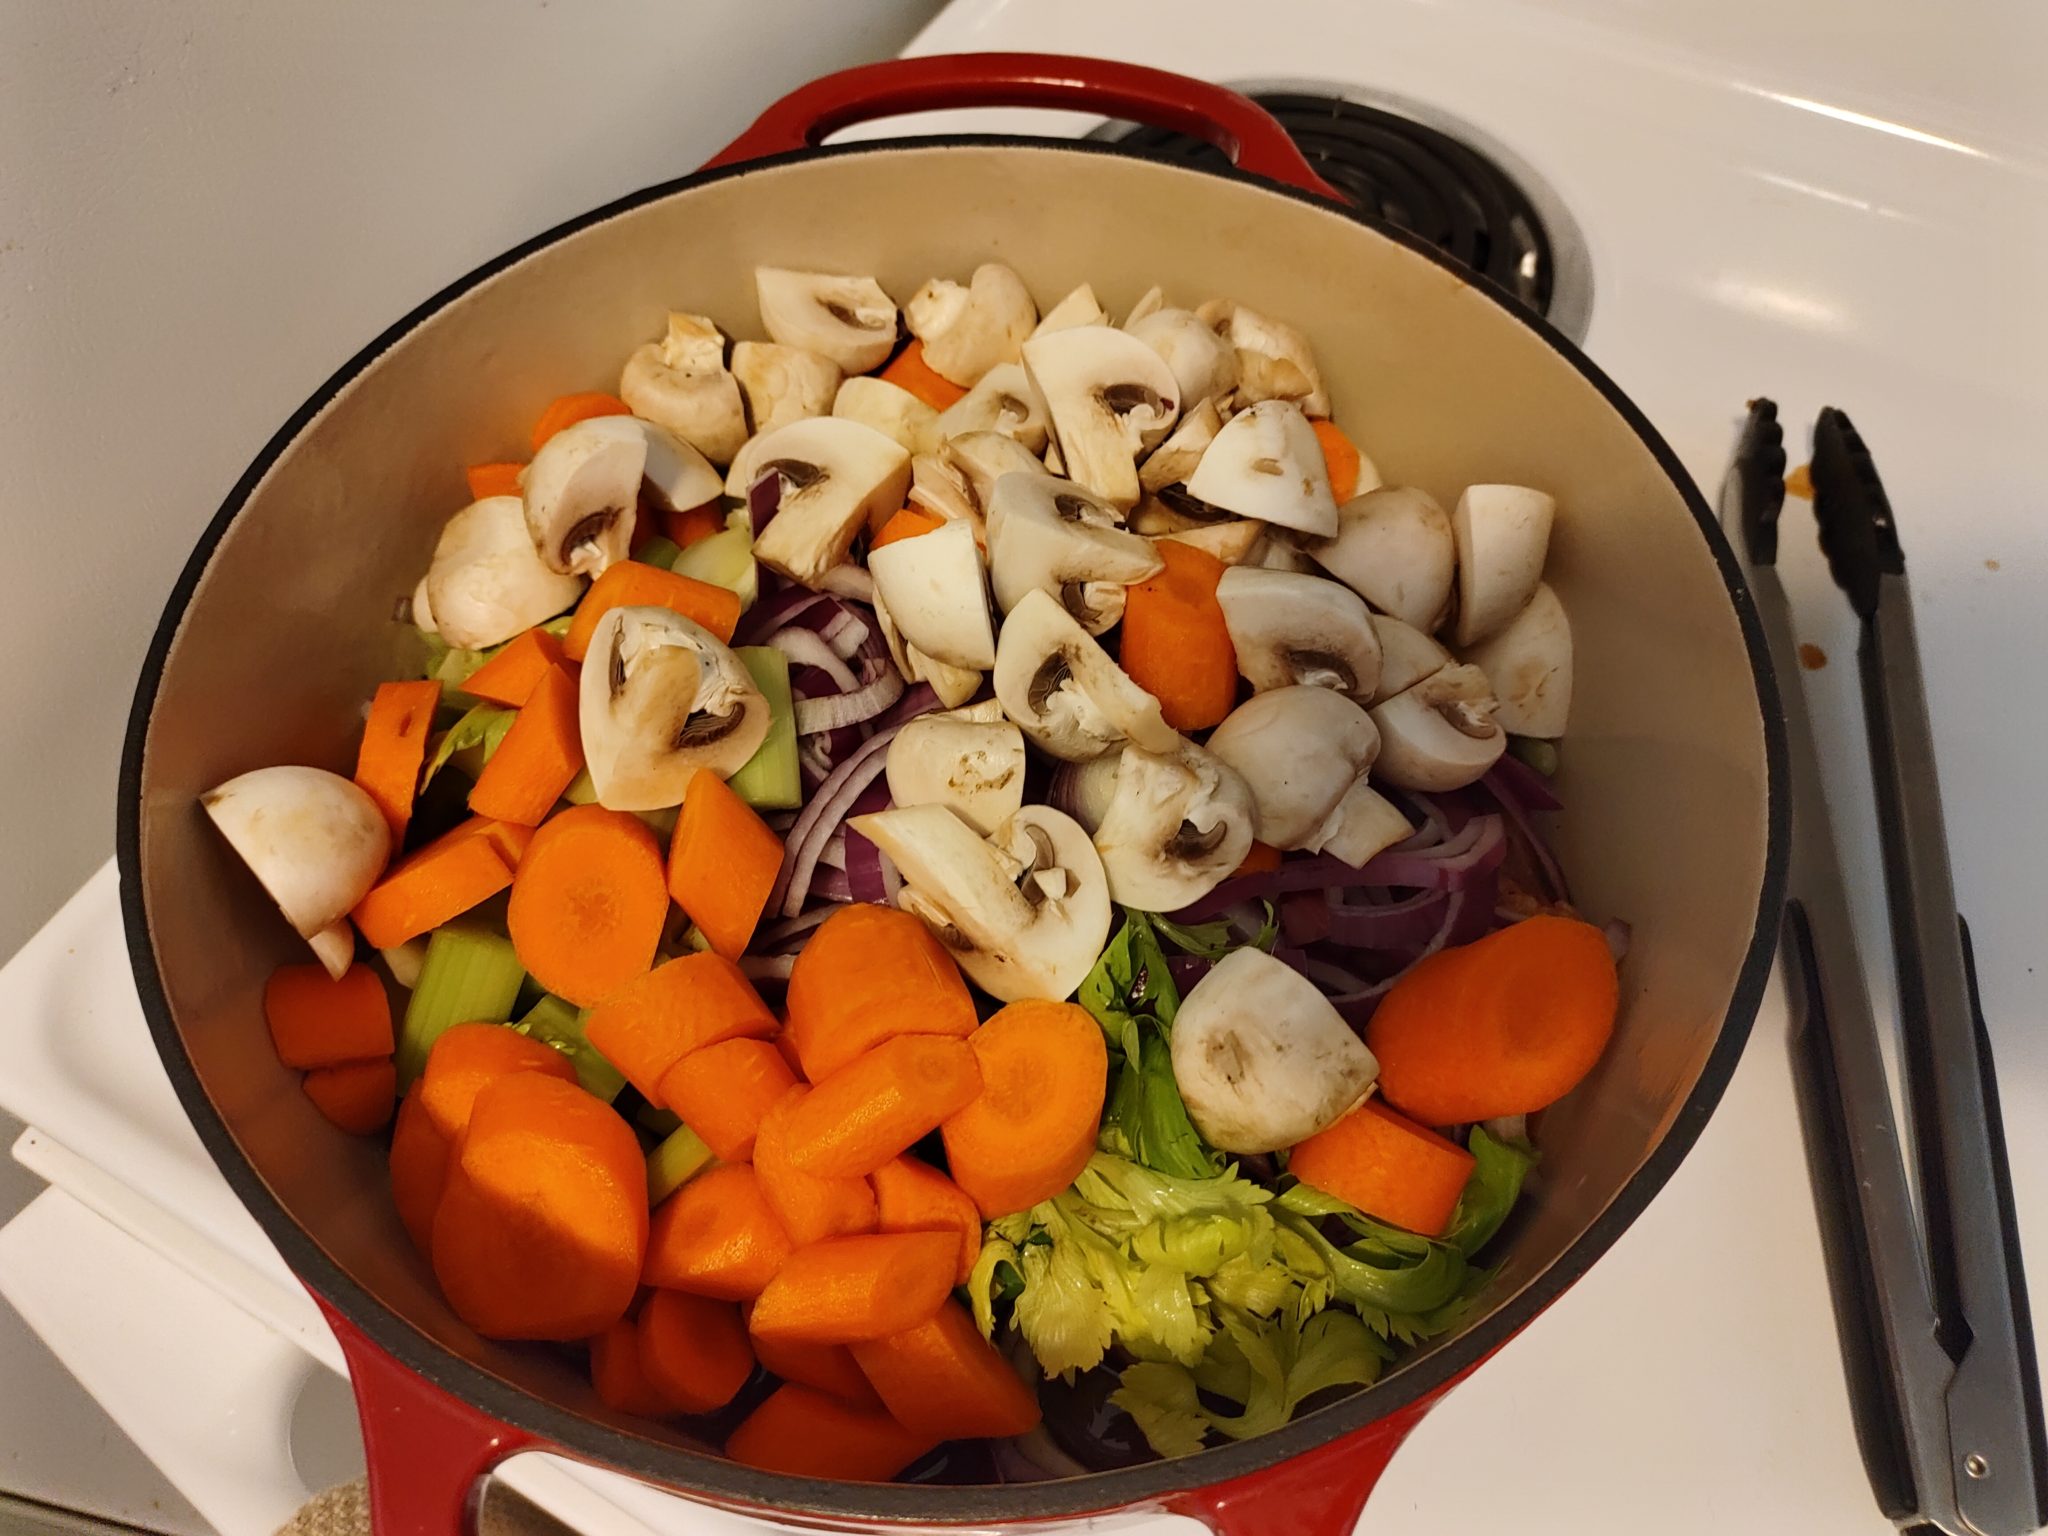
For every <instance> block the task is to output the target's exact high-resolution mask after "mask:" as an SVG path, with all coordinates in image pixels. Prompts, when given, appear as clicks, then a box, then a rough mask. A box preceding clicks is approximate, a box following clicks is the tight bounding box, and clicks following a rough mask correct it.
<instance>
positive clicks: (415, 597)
mask: <svg viewBox="0 0 2048 1536" xmlns="http://www.w3.org/2000/svg"><path fill="white" fill-rule="evenodd" d="M519 526H520V528H521V529H522V530H524V529H525V527H526V514H525V513H524V512H521V513H520V514H519ZM532 547H533V541H532V540H530V539H529V540H528V541H527V548H528V549H531V548H532ZM535 558H536V559H538V558H539V557H538V556H535ZM550 574H552V573H550ZM405 617H406V618H408V619H410V620H411V621H412V625H413V628H415V629H417V630H418V631H419V632H420V633H421V634H423V635H438V634H439V633H441V630H440V627H439V626H438V625H436V624H435V623H434V604H433V600H432V599H431V598H430V597H428V595H427V578H426V577H424V576H422V577H421V578H420V579H419V580H418V581H416V582H414V583H413V584H412V596H411V597H409V598H407V599H406V600H405Z"/></svg>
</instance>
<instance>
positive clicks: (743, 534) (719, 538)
mask: <svg viewBox="0 0 2048 1536" xmlns="http://www.w3.org/2000/svg"><path fill="white" fill-rule="evenodd" d="M640 558H641V559H643V560H645V559H646V558H647V557H646V556H645V555H642V556H641V557H640ZM669 569H670V570H672V571H674V572H675V573H676V574H677V575H678V576H689V577H692V578H694V579H695V580H697V581H708V582H710V583H711V584H712V585H713V586H714V587H724V588H725V589H726V590H727V591H728V592H737V593H738V594H739V597H740V607H741V608H743V609H744V608H751V607H753V606H754V599H755V598H757V597H759V596H760V595H761V569H760V567H759V566H757V565H756V564H755V563H754V536H753V534H752V533H750V532H748V531H747V525H746V523H745V521H744V520H742V521H740V522H739V523H737V524H735V525H734V526H731V527H728V528H727V529H726V530H725V532H723V533H714V534H712V535H711V536H710V537H709V538H704V539H699V540H698V541H697V542H696V543H694V544H692V545H691V546H690V547H689V548H688V549H684V550H678V551H677V552H676V557H675V559H674V560H672V561H670V562H669Z"/></svg>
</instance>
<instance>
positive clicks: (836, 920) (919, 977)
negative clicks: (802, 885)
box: [788, 902, 980, 1082]
mask: <svg viewBox="0 0 2048 1536" xmlns="http://www.w3.org/2000/svg"><path fill="white" fill-rule="evenodd" d="M788 1005H789V1035H790V1038H791V1040H792V1042H793V1043H794V1045H795V1047H796V1052H797V1055H798V1056H799V1057H800V1058H801V1059H802V1061H803V1068H804V1075H805V1076H806V1077H808V1078H809V1079H810V1080H811V1081H812V1082H821V1081H823V1080H824V1079H825V1078H827V1077H829V1076H831V1075H832V1073H834V1072H836V1071H838V1070H839V1068H841V1067H843V1066H845V1065H846V1064H847V1063H848V1062H849V1061H851V1060H853V1058H854V1057H856V1056H858V1055H859V1054H860V1053H861V1052H862V1051H866V1050H871V1049H873V1048H874V1047H875V1046H877V1045H880V1044H881V1043H882V1042H883V1041H884V1040H889V1039H893V1038H895V1037H896V1036H897V1035H967V1034H971V1033H972V1032H973V1031H974V1028H975V1025H976V1024H977V1023H979V1022H980V1021H979V1018H978V1016H977V1015H976V1014H975V1011H974V999H973V998H972V997H971V996H970V995H969V994H968V991H967V983H966V982H965V981H963V980H962V979H961V976H960V967H959V966H958V965H956V964H955V963H954V961H953V957H952V956H951V955H949V954H947V953H946V949H945V946H944V945H942V944H940V943H939V941H938V940H937V939H935V938H933V937H932V933H931V930H930V929H929V928H927V927H925V925H924V924H923V922H922V921H920V920H919V919H918V918H916V917H913V916H912V915H911V914H910V913H908V912H904V911H900V910H898V909H897V908H895V907H881V906H874V905H872V904H870V903H867V902H849V903H848V904H847V905H845V906H843V907H841V908H840V909H839V910H838V911H836V912H834V913H833V914H832V915H831V916H830V917H828V918H826V919H825V921H824V922H822V923H820V924H819V925H818V927H817V929H816V930H815V931H814V932H813V933H812V934H811V936H810V939H809V940H808V941H807V942H806V943H805V945H804V947H803V950H802V952H801V953H800V954H798V956H797V957H796V965H795V966H794V967H793V968H792V969H791V971H790V976H789V993H788Z"/></svg>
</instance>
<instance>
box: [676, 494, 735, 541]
mask: <svg viewBox="0 0 2048 1536" xmlns="http://www.w3.org/2000/svg"><path fill="white" fill-rule="evenodd" d="M725 529H726V522H725V505H724V503H723V502H718V501H707V502H705V503H704V505H703V506H701V507H689V508H686V509H685V510H683V511H681V512H671V511H667V510H664V511H663V512H662V514H661V531H662V532H663V533H665V534H666V535H668V541H669V542H670V543H671V544H673V545H675V547H676V548H677V549H688V548H689V547H690V546H691V545H692V544H701V543H703V542H704V541H705V540H706V539H708V538H710V537H711V536H712V535H713V534H715V533H723V532H725Z"/></svg>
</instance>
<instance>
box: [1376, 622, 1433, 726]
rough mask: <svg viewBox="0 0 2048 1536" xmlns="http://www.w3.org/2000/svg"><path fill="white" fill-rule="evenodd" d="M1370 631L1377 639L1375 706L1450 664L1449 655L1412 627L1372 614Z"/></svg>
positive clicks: (1405, 690)
mask: <svg viewBox="0 0 2048 1536" xmlns="http://www.w3.org/2000/svg"><path fill="white" fill-rule="evenodd" d="M1372 630H1373V633H1374V634H1376V635H1378V636H1379V639H1380V685H1379V687H1378V688H1376V689H1374V690H1373V696H1372V702H1373V703H1375V704H1380V703H1384V702H1385V701H1386V700H1388V699H1391V698H1392V697H1393V696H1394V695H1395V694H1397V693H1405V692H1407V691H1408V690H1409V689H1410V688H1413V687H1414V686H1415V685H1416V684H1417V683H1419V682H1421V681H1422V680H1423V679H1424V678H1425V677H1434V676H1435V675H1436V674H1437V673H1439V672H1441V671H1443V669H1444V668H1445V667H1448V666H1449V665H1450V664H1451V653H1450V652H1449V651H1447V650H1445V649H1444V648H1443V647H1442V646H1441V645H1438V644H1437V643H1436V641H1434V640H1432V639H1431V638H1430V637H1429V636H1428V635H1425V634H1424V633H1423V632H1422V631H1421V630H1419V629H1417V628H1416V627H1415V626H1414V625H1412V624H1403V623H1402V622H1401V621H1400V620H1399V619H1392V618H1388V617H1387V615H1385V614H1384V613H1376V614H1374V615H1373V616H1372Z"/></svg>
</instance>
